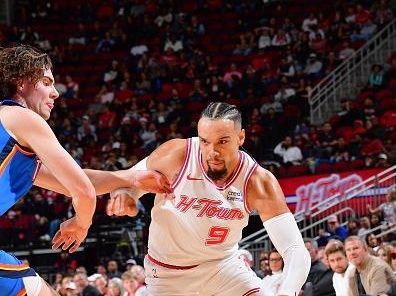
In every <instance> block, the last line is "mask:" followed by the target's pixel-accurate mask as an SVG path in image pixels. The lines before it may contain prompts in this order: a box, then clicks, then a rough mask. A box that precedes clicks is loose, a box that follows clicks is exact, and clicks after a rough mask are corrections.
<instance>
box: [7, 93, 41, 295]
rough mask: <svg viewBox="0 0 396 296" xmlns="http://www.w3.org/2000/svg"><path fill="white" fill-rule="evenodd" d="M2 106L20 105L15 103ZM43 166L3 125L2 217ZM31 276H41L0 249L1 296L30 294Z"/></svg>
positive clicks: (24, 191)
mask: <svg viewBox="0 0 396 296" xmlns="http://www.w3.org/2000/svg"><path fill="white" fill-rule="evenodd" d="M0 105H8V106H20V105H19V104H18V103H16V102H14V101H13V100H3V101H2V102H0ZM20 107H22V106H20ZM22 108H23V107H22ZM22 120H23V119H22ZM40 164H41V162H40V161H39V160H38V158H37V156H36V154H35V153H33V152H31V151H28V149H26V148H24V147H22V146H21V145H19V144H18V142H17V141H16V140H15V139H14V138H13V137H12V136H11V135H10V134H9V133H8V132H7V130H6V129H5V128H4V126H3V124H2V123H1V122H0V216H1V215H3V214H4V213H5V212H6V211H7V210H9V209H10V208H11V207H12V206H13V205H14V204H15V203H16V202H17V201H18V200H19V199H20V198H21V197H22V196H24V195H25V194H26V193H27V192H28V191H29V189H30V188H31V187H32V186H33V182H34V179H35V177H36V175H37V172H38V170H39V168H40ZM27 276H37V275H36V273H35V271H34V270H33V269H32V268H30V267H29V265H28V264H24V263H23V262H22V261H20V260H18V259H17V258H15V257H14V256H13V255H11V254H8V253H6V252H4V251H2V250H0V296H2V295H17V296H24V295H26V290H25V287H24V284H23V280H22V278H24V277H27Z"/></svg>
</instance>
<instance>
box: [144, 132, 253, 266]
mask: <svg viewBox="0 0 396 296" xmlns="http://www.w3.org/2000/svg"><path fill="white" fill-rule="evenodd" d="M169 165H172V164H169ZM256 167H257V163H256V162H255V161H254V160H253V159H252V158H251V157H250V156H249V155H248V154H246V153H245V152H242V151H239V163H238V165H237V167H236V168H235V170H234V172H233V173H232V174H231V176H230V177H229V179H228V181H227V182H226V183H225V185H224V186H223V187H221V188H220V187H217V186H216V185H215V184H214V182H212V181H211V180H210V178H209V177H208V176H207V175H206V173H205V171H204V169H203V165H202V156H201V152H200V148H199V138H197V137H196V138H190V139H188V140H187V152H186V157H185V160H184V164H183V167H182V169H181V171H180V173H179V175H178V177H177V179H176V180H175V181H174V183H173V184H172V187H173V189H174V194H175V199H174V200H172V201H170V200H164V199H163V198H162V197H161V196H156V198H155V203H154V207H153V209H152V211H151V216H152V221H151V225H150V234H149V243H148V245H149V250H148V253H149V255H150V256H152V257H153V258H155V259H156V260H158V261H160V262H163V263H166V264H171V265H178V266H190V265H197V264H200V263H202V262H206V261H211V260H219V259H223V258H226V257H228V256H231V255H233V254H234V252H235V251H236V250H237V249H238V242H239V240H240V239H241V237H242V229H243V228H244V227H245V226H246V225H247V223H248V219H249V213H250V211H249V209H248V208H247V205H246V200H245V197H246V187H247V186H246V184H247V182H248V180H249V178H250V176H251V175H252V173H253V172H254V170H255V168H256Z"/></svg>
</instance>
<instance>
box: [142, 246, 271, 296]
mask: <svg viewBox="0 0 396 296" xmlns="http://www.w3.org/2000/svg"><path fill="white" fill-rule="evenodd" d="M144 267H145V270H146V284H147V289H148V292H149V295H150V296H197V295H199V296H230V295H232V296H249V295H263V296H264V295H266V294H264V291H262V289H261V285H262V284H261V283H262V281H261V279H260V278H258V277H257V275H256V274H255V273H254V272H253V271H252V270H251V269H250V268H249V267H248V266H246V264H245V262H244V261H243V259H241V258H239V256H238V255H237V254H236V255H235V256H233V257H231V258H227V259H223V260H218V261H211V262H205V263H202V264H200V265H196V266H188V267H186V266H183V267H180V266H174V265H170V264H169V263H162V262H159V261H157V260H156V259H155V258H152V257H151V256H150V255H147V256H146V258H145V260H144Z"/></svg>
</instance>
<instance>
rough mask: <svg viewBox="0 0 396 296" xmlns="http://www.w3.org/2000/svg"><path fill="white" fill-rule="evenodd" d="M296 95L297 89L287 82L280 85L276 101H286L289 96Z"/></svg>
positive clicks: (275, 97)
mask: <svg viewBox="0 0 396 296" xmlns="http://www.w3.org/2000/svg"><path fill="white" fill-rule="evenodd" d="M295 95H296V91H295V89H294V88H293V87H292V86H291V85H289V84H286V83H282V84H281V85H280V88H279V91H278V92H277V93H276V94H275V95H274V99H275V101H276V102H280V103H286V102H287V101H288V99H289V98H291V97H293V96H295Z"/></svg>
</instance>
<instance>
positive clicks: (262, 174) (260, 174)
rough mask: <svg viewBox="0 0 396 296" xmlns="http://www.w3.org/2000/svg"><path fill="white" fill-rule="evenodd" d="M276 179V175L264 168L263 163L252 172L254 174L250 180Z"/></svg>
mask: <svg viewBox="0 0 396 296" xmlns="http://www.w3.org/2000/svg"><path fill="white" fill-rule="evenodd" d="M274 179H275V180H276V178H275V176H274V175H273V174H272V173H271V172H270V171H269V170H267V169H265V168H263V167H262V166H261V165H257V166H256V168H255V170H254V172H253V173H252V176H251V177H250V180H256V181H261V182H264V181H271V180H274Z"/></svg>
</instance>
